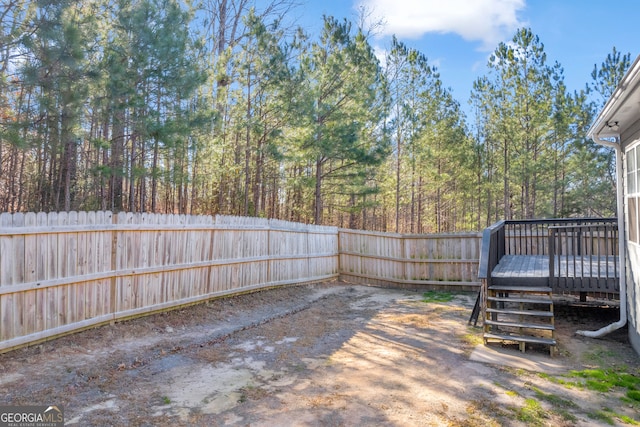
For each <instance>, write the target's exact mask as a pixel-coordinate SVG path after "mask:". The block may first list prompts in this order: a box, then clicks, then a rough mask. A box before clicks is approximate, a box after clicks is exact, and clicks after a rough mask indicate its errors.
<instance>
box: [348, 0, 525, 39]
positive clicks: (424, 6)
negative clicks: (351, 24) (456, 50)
mask: <svg viewBox="0 0 640 427" xmlns="http://www.w3.org/2000/svg"><path fill="white" fill-rule="evenodd" d="M525 6H526V4H525V0H360V1H359V3H358V7H364V8H365V10H367V11H369V12H371V19H372V20H380V19H382V20H383V22H384V23H385V25H384V28H383V29H382V35H392V34H395V35H396V36H398V37H400V38H404V37H406V38H420V37H422V36H423V35H424V34H426V33H430V32H436V33H455V34H458V35H460V36H461V37H462V38H463V39H465V40H468V41H480V42H481V43H482V47H483V48H484V49H487V50H493V49H494V48H495V47H496V45H497V44H498V42H500V41H503V40H504V39H505V38H510V37H511V36H512V35H513V33H514V31H515V30H516V29H517V28H518V27H522V26H524V25H526V23H525V22H524V21H522V20H521V19H520V18H519V17H518V12H519V11H521V10H523V9H524V8H525Z"/></svg>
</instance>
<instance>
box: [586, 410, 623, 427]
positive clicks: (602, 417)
mask: <svg viewBox="0 0 640 427" xmlns="http://www.w3.org/2000/svg"><path fill="white" fill-rule="evenodd" d="M587 416H588V417H589V418H591V419H592V420H596V421H602V422H605V423H607V424H609V425H612V426H613V425H615V424H616V422H615V420H614V419H613V416H612V415H611V413H610V412H608V411H606V410H600V411H595V412H589V413H588V414H587Z"/></svg>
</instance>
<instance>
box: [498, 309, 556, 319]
mask: <svg viewBox="0 0 640 427" xmlns="http://www.w3.org/2000/svg"><path fill="white" fill-rule="evenodd" d="M487 313H501V314H511V315H514V316H533V317H553V312H552V311H541V310H511V309H502V308H487Z"/></svg>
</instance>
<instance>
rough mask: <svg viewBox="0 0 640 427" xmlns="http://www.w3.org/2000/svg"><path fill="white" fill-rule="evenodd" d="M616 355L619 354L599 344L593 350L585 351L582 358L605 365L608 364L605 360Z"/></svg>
mask: <svg viewBox="0 0 640 427" xmlns="http://www.w3.org/2000/svg"><path fill="white" fill-rule="evenodd" d="M616 357H617V355H616V354H615V352H614V351H613V350H611V349H608V348H606V347H602V346H598V347H597V348H596V349H594V350H593V351H590V352H587V353H584V354H583V355H582V358H583V359H584V360H585V362H589V363H592V364H595V365H598V366H602V365H605V364H606V363H605V362H606V361H607V360H609V359H612V358H616Z"/></svg>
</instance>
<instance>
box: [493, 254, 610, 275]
mask: <svg viewBox="0 0 640 427" xmlns="http://www.w3.org/2000/svg"><path fill="white" fill-rule="evenodd" d="M615 258H617V257H613V256H609V257H604V256H600V257H599V256H588V255H587V256H563V257H561V259H560V264H559V265H558V263H557V260H556V265H555V266H554V270H555V273H556V276H560V277H569V278H574V277H593V278H597V277H600V278H605V277H606V278H611V279H614V278H618V275H619V274H618V273H619V272H618V268H616V267H615V265H616V263H617V260H616V259H615ZM491 277H492V278H538V279H539V278H549V257H548V256H547V255H505V256H503V257H502V259H501V260H500V262H499V263H498V265H497V266H496V267H495V268H494V269H493V271H492V272H491Z"/></svg>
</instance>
